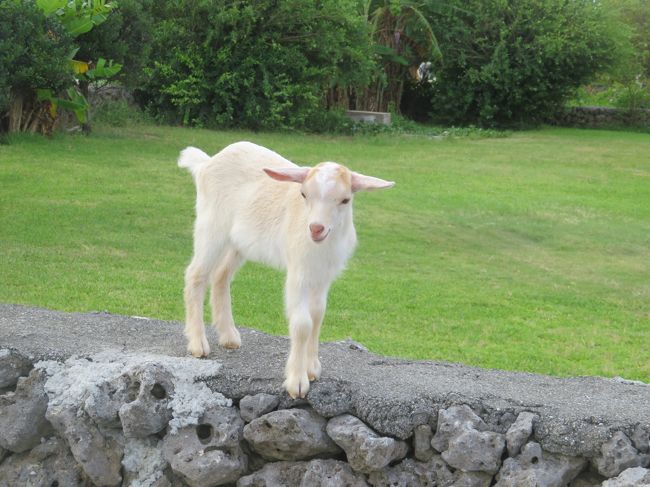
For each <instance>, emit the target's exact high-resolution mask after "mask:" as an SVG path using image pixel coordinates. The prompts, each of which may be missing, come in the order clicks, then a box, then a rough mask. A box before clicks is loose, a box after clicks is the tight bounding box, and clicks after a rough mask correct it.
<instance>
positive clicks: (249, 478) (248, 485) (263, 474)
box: [237, 462, 307, 487]
mask: <svg viewBox="0 0 650 487" xmlns="http://www.w3.org/2000/svg"><path fill="white" fill-rule="evenodd" d="M306 471H307V462H273V463H267V464H266V465H264V467H263V468H262V469H261V470H258V471H257V472H254V473H252V474H250V475H246V476H244V477H241V478H240V479H239V480H238V481H237V487H297V486H300V484H301V483H302V479H303V477H304V476H305V472H306Z"/></svg>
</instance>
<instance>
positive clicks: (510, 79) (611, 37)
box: [431, 0, 624, 126]
mask: <svg viewBox="0 0 650 487" xmlns="http://www.w3.org/2000/svg"><path fill="white" fill-rule="evenodd" d="M432 15H433V16H434V23H435V25H436V28H437V32H439V35H438V41H439V44H440V48H441V51H442V53H443V59H444V62H443V65H442V67H441V68H440V69H439V70H438V71H437V72H436V78H437V81H436V82H435V83H433V84H432V85H431V92H432V94H431V104H432V111H433V114H434V116H435V118H437V119H438V120H441V121H443V122H447V123H448V122H453V123H479V124H481V125H484V126H494V125H527V124H530V123H536V122H540V121H543V120H545V119H546V118H547V117H548V116H550V115H552V114H553V113H554V112H555V111H556V110H557V109H559V108H561V107H562V106H563V105H564V102H565V101H566V100H567V98H568V97H570V96H571V95H572V93H573V91H574V90H575V89H576V88H577V87H578V86H580V85H581V84H583V83H585V82H586V81H588V80H590V79H591V78H592V77H593V76H594V75H595V74H596V73H598V72H601V71H603V70H604V69H606V67H608V66H611V65H612V64H613V63H614V61H615V59H616V57H617V55H618V53H619V51H618V47H620V46H621V44H622V43H623V41H624V40H620V39H619V38H617V36H618V29H617V27H618V26H619V25H620V23H619V22H618V20H617V19H616V18H614V17H613V16H611V15H609V12H608V11H607V10H606V9H605V8H604V7H603V5H602V4H601V3H598V2H592V1H591V0H575V1H571V2H567V1H564V0H521V1H518V2H504V1H501V0H470V1H462V2H461V1H460V0H456V1H453V2H450V3H449V6H448V8H446V9H438V11H437V13H432Z"/></svg>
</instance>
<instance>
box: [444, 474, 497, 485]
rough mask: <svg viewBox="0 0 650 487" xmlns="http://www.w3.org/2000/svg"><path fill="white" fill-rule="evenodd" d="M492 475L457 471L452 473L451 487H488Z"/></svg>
mask: <svg viewBox="0 0 650 487" xmlns="http://www.w3.org/2000/svg"><path fill="white" fill-rule="evenodd" d="M492 478H493V477H492V475H490V474H489V473H485V472H463V471H462V470H457V471H456V472H454V477H453V478H452V481H451V484H449V485H450V486H451V487H490V485H492Z"/></svg>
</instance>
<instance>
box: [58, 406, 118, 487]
mask: <svg viewBox="0 0 650 487" xmlns="http://www.w3.org/2000/svg"><path fill="white" fill-rule="evenodd" d="M46 417H47V419H48V420H49V421H50V423H52V425H53V426H54V428H55V429H56V430H57V431H58V433H59V434H60V435H61V436H62V437H63V438H65V440H66V441H67V442H68V446H69V447H70V450H71V451H72V455H73V456H74V458H75V459H76V460H77V462H78V463H79V465H81V468H83V471H84V472H85V473H86V475H87V476H88V477H89V478H90V480H91V481H92V482H93V484H95V485H97V486H112V485H120V483H121V482H122V476H121V475H120V470H121V468H122V465H121V460H122V455H123V446H122V438H121V437H120V435H121V433H120V432H118V431H117V430H114V431H108V430H107V431H105V432H102V431H100V429H99V428H98V426H97V425H96V424H95V422H94V421H93V420H92V419H90V417H89V416H88V415H87V414H86V413H85V411H83V409H81V410H79V409H78V408H76V407H74V406H66V407H57V408H48V410H47V413H46Z"/></svg>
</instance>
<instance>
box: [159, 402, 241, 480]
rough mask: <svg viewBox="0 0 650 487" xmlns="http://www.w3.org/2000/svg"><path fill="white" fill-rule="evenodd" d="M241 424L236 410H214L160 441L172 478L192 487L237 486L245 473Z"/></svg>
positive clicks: (215, 408) (222, 407) (230, 408)
mask: <svg viewBox="0 0 650 487" xmlns="http://www.w3.org/2000/svg"><path fill="white" fill-rule="evenodd" d="M243 428H244V421H243V420H242V419H241V417H240V416H239V413H238V411H237V408H235V407H227V406H216V407H213V408H211V409H210V410H208V411H206V412H205V413H204V414H203V416H202V417H201V418H200V420H199V424H198V425H192V426H185V427H183V428H180V429H179V430H178V431H177V432H176V433H175V434H171V433H170V434H167V435H166V436H165V438H164V440H163V456H164V458H165V460H166V461H168V462H169V464H170V466H171V468H172V470H173V471H174V473H175V474H177V475H178V476H180V477H181V478H182V479H183V480H184V481H185V482H187V483H188V484H189V485H190V486H192V487H207V486H214V485H224V484H230V483H233V482H236V481H237V479H238V478H239V477H241V475H242V474H243V473H244V472H245V471H246V468H247V458H246V455H245V454H244V452H243V451H242V448H241V445H240V442H241V441H242V438H243Z"/></svg>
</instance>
